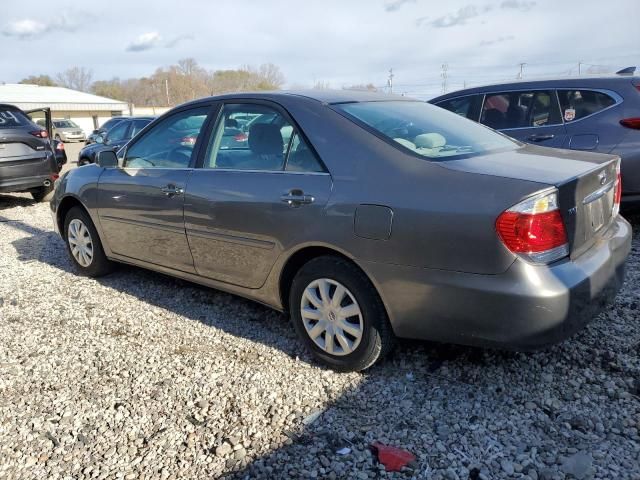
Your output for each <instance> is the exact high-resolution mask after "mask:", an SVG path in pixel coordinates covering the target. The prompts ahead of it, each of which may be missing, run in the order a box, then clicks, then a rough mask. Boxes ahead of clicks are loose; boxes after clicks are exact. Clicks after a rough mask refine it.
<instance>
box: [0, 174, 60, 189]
mask: <svg viewBox="0 0 640 480" xmlns="http://www.w3.org/2000/svg"><path fill="white" fill-rule="evenodd" d="M0 177H1V175H0ZM46 181H49V182H50V184H51V185H53V182H54V178H53V175H36V176H32V177H22V178H11V179H6V180H0V192H3V193H8V192H22V191H24V190H29V189H31V188H38V187H43V186H44V185H45V182H46Z"/></svg>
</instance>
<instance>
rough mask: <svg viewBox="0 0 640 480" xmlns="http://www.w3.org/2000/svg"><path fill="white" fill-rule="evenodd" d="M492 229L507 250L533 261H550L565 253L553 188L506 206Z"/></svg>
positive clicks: (564, 241)
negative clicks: (508, 206)
mask: <svg viewBox="0 0 640 480" xmlns="http://www.w3.org/2000/svg"><path fill="white" fill-rule="evenodd" d="M496 230H497V232H498V235H499V236H500V239H501V240H502V242H503V243H504V245H505V246H506V247H507V248H508V249H509V250H510V251H511V252H513V253H515V254H517V255H519V256H521V257H523V258H525V259H526V260H528V261H531V262H534V263H550V262H553V261H555V260H558V259H560V258H563V257H566V256H567V255H568V254H569V243H568V240H567V231H566V228H565V226H564V221H563V220H562V215H560V210H558V194H557V192H556V191H554V192H551V193H544V194H541V195H537V196H535V197H533V198H529V199H527V200H524V201H523V202H520V203H518V204H517V205H514V206H513V207H511V208H510V209H508V210H506V211H505V212H503V213H502V214H500V216H499V217H498V219H497V220H496Z"/></svg>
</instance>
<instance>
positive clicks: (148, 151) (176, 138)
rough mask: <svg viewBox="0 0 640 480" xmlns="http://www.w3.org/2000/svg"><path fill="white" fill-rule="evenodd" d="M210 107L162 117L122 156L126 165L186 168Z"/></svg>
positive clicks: (132, 166)
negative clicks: (161, 119)
mask: <svg viewBox="0 0 640 480" xmlns="http://www.w3.org/2000/svg"><path fill="white" fill-rule="evenodd" d="M208 112H209V107H198V108H193V109H191V110H185V111H182V112H178V113H175V114H173V115H171V116H170V117H167V118H165V119H164V120H163V121H161V122H160V123H158V124H157V125H156V126H155V127H153V128H152V129H151V130H149V131H147V132H146V133H144V134H143V136H141V137H140V138H139V139H138V141H136V142H135V143H134V144H133V145H132V146H131V147H130V148H128V149H127V152H126V156H125V158H124V167H125V168H127V167H128V168H188V167H189V165H190V164H191V157H192V155H193V150H194V147H195V145H196V140H197V138H198V135H199V134H200V131H201V130H202V126H203V124H204V122H205V120H206V118H207V114H208Z"/></svg>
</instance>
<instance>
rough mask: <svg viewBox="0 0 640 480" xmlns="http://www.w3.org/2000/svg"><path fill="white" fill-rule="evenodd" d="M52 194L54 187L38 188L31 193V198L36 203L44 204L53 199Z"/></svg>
mask: <svg viewBox="0 0 640 480" xmlns="http://www.w3.org/2000/svg"><path fill="white" fill-rule="evenodd" d="M51 192H53V187H44V186H42V187H38V188H34V189H33V190H31V191H30V193H31V197H32V198H33V199H34V200H35V201H36V202H44V201H47V200H50V199H51Z"/></svg>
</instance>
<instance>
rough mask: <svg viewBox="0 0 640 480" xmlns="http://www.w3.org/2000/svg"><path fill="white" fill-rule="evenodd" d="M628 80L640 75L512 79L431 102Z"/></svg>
mask: <svg viewBox="0 0 640 480" xmlns="http://www.w3.org/2000/svg"><path fill="white" fill-rule="evenodd" d="M630 82H632V83H634V84H637V83H639V82H640V77H638V76H633V75H611V74H609V75H588V76H574V77H554V78H546V79H538V80H512V81H509V82H501V83H491V84H487V85H482V86H479V87H472V88H466V89H462V90H456V91H454V92H449V93H446V94H444V95H439V96H437V97H435V98H432V99H431V100H430V101H431V102H436V101H440V100H444V99H447V98H454V97H459V96H463V95H472V94H475V93H485V92H489V91H491V92H495V91H498V90H526V89H529V88H531V89H534V88H535V89H539V88H572V87H573V88H577V87H580V88H585V87H589V88H609V89H611V88H615V87H616V85H622V84H625V85H628V84H629V83H630Z"/></svg>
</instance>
